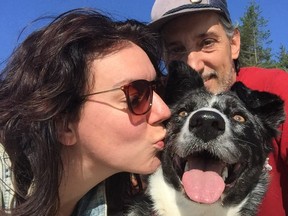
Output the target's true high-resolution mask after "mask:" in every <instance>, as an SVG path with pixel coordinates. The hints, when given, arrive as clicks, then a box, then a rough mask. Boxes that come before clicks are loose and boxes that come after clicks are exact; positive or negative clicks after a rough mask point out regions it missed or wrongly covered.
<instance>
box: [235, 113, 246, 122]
mask: <svg viewBox="0 0 288 216" xmlns="http://www.w3.org/2000/svg"><path fill="white" fill-rule="evenodd" d="M233 119H234V120H235V121H237V122H240V123H244V122H245V121H246V119H245V118H244V117H243V116H241V115H239V114H236V115H234V116H233Z"/></svg>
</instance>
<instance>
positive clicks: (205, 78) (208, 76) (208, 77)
mask: <svg viewBox="0 0 288 216" xmlns="http://www.w3.org/2000/svg"><path fill="white" fill-rule="evenodd" d="M201 77H202V80H203V81H204V83H206V82H208V81H209V80H211V79H215V78H217V76H216V73H215V72H213V73H207V74H202V75H201Z"/></svg>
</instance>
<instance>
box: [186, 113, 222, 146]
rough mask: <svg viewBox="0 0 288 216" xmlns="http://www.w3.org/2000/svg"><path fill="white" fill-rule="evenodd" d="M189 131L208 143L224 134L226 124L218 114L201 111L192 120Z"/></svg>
mask: <svg viewBox="0 0 288 216" xmlns="http://www.w3.org/2000/svg"><path fill="white" fill-rule="evenodd" d="M189 130H190V131H191V133H193V134H194V135H195V136H197V137H198V138H200V139H202V140H203V141H204V142H208V141H210V140H212V139H215V138H216V137H217V136H219V135H221V134H223V133H224V131H225V122H224V119H223V118H222V117H221V115H220V114H218V113H216V112H213V111H208V110H200V111H198V112H196V113H195V114H194V115H193V116H192V117H191V118H190V121H189Z"/></svg>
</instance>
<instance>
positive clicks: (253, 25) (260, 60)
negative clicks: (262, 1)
mask: <svg viewBox="0 0 288 216" xmlns="http://www.w3.org/2000/svg"><path fill="white" fill-rule="evenodd" d="M240 20H241V23H242V24H240V25H239V30H240V33H241V52H240V57H239V60H240V63H241V66H260V67H272V66H273V61H272V58H271V48H270V47H269V45H270V44H271V42H272V41H271V40H270V39H269V38H270V31H269V30H267V29H266V27H267V23H268V21H267V20H265V19H264V18H263V17H262V16H261V11H260V7H259V5H257V4H256V3H255V1H251V2H250V4H249V6H248V7H247V10H246V12H245V14H244V16H243V17H241V18H240Z"/></svg>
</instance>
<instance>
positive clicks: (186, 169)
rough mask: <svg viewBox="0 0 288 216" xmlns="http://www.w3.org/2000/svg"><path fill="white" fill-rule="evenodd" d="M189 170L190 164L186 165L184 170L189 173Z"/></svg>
mask: <svg viewBox="0 0 288 216" xmlns="http://www.w3.org/2000/svg"><path fill="white" fill-rule="evenodd" d="M188 170H189V165H188V162H186V163H185V168H184V172H186V171H188Z"/></svg>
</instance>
